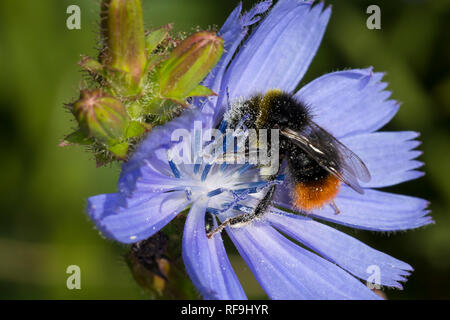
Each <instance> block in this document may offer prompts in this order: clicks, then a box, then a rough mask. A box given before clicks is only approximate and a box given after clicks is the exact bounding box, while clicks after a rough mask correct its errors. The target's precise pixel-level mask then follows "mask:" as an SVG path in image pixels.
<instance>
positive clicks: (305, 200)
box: [292, 174, 341, 211]
mask: <svg viewBox="0 0 450 320" xmlns="http://www.w3.org/2000/svg"><path fill="white" fill-rule="evenodd" d="M340 185H341V182H340V181H339V180H338V179H337V178H336V177H335V176H333V175H331V174H330V175H329V176H327V177H326V178H324V179H322V180H320V181H314V182H307V183H306V182H298V183H296V184H295V186H294V188H293V190H292V198H293V205H294V206H295V207H296V208H297V209H301V210H306V211H311V210H313V209H318V208H321V207H323V206H324V205H325V204H327V203H329V202H330V201H331V200H333V199H334V198H335V197H336V196H337V194H338V192H339V187H340Z"/></svg>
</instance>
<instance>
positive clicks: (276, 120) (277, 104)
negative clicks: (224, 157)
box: [208, 90, 370, 238]
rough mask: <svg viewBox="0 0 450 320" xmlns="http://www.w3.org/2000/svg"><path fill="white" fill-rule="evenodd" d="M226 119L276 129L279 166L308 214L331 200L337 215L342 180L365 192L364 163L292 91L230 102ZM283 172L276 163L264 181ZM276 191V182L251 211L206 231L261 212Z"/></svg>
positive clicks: (296, 201) (366, 174)
mask: <svg viewBox="0 0 450 320" xmlns="http://www.w3.org/2000/svg"><path fill="white" fill-rule="evenodd" d="M243 119H244V120H243ZM225 120H226V121H227V124H228V128H230V129H236V126H238V124H239V123H241V124H242V125H243V126H245V127H247V128H249V129H256V130H258V129H267V130H268V131H270V129H278V130H279V137H280V138H279V140H280V141H279V155H280V164H281V163H283V162H285V163H286V169H285V170H286V177H287V181H288V186H289V189H290V193H291V198H292V204H293V206H295V207H296V208H297V209H299V210H300V211H302V212H304V213H308V212H310V211H311V210H313V209H317V208H321V207H323V206H324V205H327V204H330V205H332V206H333V207H334V209H335V211H336V214H339V212H340V211H339V209H338V208H337V206H336V205H335V204H334V198H335V197H336V196H337V194H338V192H339V189H340V186H341V184H342V183H345V184H346V185H348V186H349V187H351V188H352V189H353V190H355V191H356V192H358V193H361V194H363V193H364V190H363V189H362V187H361V186H360V184H359V182H358V181H362V182H367V181H369V180H370V173H369V170H368V169H367V167H366V165H365V164H364V163H363V161H362V160H361V159H360V158H359V157H358V156H357V155H356V154H355V153H353V152H352V151H351V150H349V149H348V148H347V147H346V146H345V145H343V144H342V143H341V142H339V141H338V140H337V139H336V138H334V137H333V136H332V135H331V134H330V133H328V132H327V131H326V130H325V129H323V128H321V127H320V126H319V125H317V124H316V123H315V122H314V121H313V115H312V113H311V110H310V108H309V107H308V106H307V105H306V104H305V103H303V102H301V101H299V100H298V99H296V98H294V96H293V95H292V94H289V93H285V92H282V91H280V90H270V91H268V92H267V93H266V94H264V95H262V94H257V95H254V96H253V97H251V98H250V99H248V100H246V101H243V102H239V103H235V104H233V105H231V108H230V110H229V111H228V112H227V113H226V114H225ZM283 168H284V167H283ZM281 170H284V169H282V166H281V165H279V166H278V172H277V174H276V175H272V176H270V177H268V179H269V180H274V179H275V178H276V176H277V175H278V174H279V173H280V171H281ZM275 189H276V184H272V185H271V186H270V187H269V188H268V190H267V191H266V193H265V195H264V196H263V198H262V199H261V200H260V201H259V202H258V204H257V206H256V207H255V208H254V210H253V211H252V212H251V213H246V214H242V215H239V216H235V217H232V218H229V219H227V220H226V221H224V222H223V223H222V224H221V225H219V226H218V227H217V228H216V229H215V230H213V231H211V232H209V233H208V237H209V238H211V237H212V236H213V235H214V234H215V233H217V232H220V231H221V230H222V229H223V228H225V227H226V226H228V225H230V226H232V227H237V226H239V225H243V224H246V223H248V222H250V221H252V220H253V219H255V218H258V217H260V216H261V215H263V214H264V212H265V211H266V210H267V208H268V206H269V204H270V202H271V199H272V197H273V195H274V193H275Z"/></svg>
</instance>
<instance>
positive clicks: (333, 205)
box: [330, 200, 341, 214]
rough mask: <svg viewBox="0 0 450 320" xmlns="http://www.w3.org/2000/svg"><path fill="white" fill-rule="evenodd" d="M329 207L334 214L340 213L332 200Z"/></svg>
mask: <svg viewBox="0 0 450 320" xmlns="http://www.w3.org/2000/svg"><path fill="white" fill-rule="evenodd" d="M330 205H331V206H332V207H333V209H334V211H335V213H336V214H339V213H341V210H339V208H338V207H337V205H336V203H335V202H334V200H331V202H330Z"/></svg>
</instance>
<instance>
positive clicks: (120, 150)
mask: <svg viewBox="0 0 450 320" xmlns="http://www.w3.org/2000/svg"><path fill="white" fill-rule="evenodd" d="M128 147H129V145H128V142H122V143H118V144H115V145H113V146H108V150H109V151H111V152H112V153H113V154H114V155H115V156H116V157H118V158H119V159H125V158H126V156H127V153H128Z"/></svg>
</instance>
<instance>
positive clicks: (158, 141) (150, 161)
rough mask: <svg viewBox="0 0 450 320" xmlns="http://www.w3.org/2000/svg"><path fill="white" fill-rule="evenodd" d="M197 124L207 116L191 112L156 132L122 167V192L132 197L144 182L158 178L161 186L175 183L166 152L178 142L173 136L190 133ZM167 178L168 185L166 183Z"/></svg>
mask: <svg viewBox="0 0 450 320" xmlns="http://www.w3.org/2000/svg"><path fill="white" fill-rule="evenodd" d="M195 121H201V122H202V124H203V125H206V123H205V121H204V115H202V113H201V112H199V111H197V110H188V111H186V112H184V113H183V114H182V115H181V116H179V117H177V118H176V119H174V120H172V121H170V122H168V123H166V124H164V125H163V126H158V127H156V128H153V129H152V131H151V132H150V133H149V134H148V135H147V137H146V138H145V140H143V141H142V142H141V143H140V145H139V147H138V148H137V150H136V151H135V153H134V154H133V156H132V157H131V159H130V160H128V161H127V162H126V163H124V164H123V165H122V172H121V175H120V179H119V191H120V192H121V193H124V194H126V195H128V196H130V195H131V194H132V193H133V192H134V191H135V190H136V183H137V182H138V181H139V180H140V179H142V178H147V179H151V178H153V177H158V179H160V183H161V184H162V185H164V184H166V183H167V184H171V183H173V181H171V180H172V178H173V174H171V170H170V166H169V164H168V161H167V150H168V149H169V148H170V147H171V146H173V145H174V144H175V143H176V141H172V137H171V136H172V133H173V132H174V131H175V130H177V129H184V130H187V131H190V130H191V129H192V128H193V126H194V122H195ZM164 176H166V177H167V181H166V182H164V181H163V180H164Z"/></svg>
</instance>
